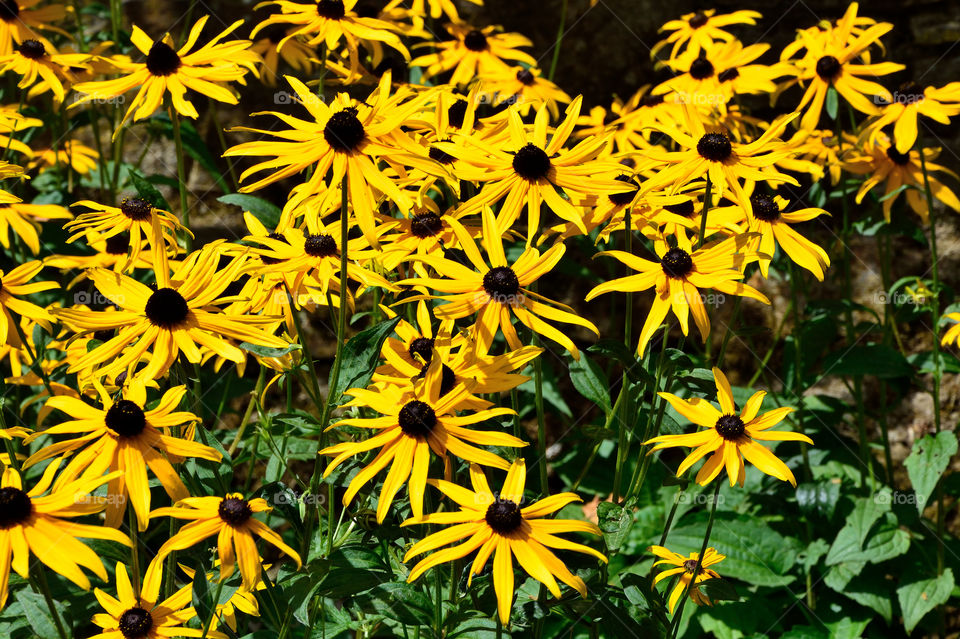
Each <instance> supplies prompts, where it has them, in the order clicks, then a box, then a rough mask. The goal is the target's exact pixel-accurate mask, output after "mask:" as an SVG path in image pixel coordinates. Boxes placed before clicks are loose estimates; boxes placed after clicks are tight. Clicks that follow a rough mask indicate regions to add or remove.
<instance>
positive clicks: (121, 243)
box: [103, 233, 130, 255]
mask: <svg viewBox="0 0 960 639" xmlns="http://www.w3.org/2000/svg"><path fill="white" fill-rule="evenodd" d="M128 248H130V234H129V233H117V234H116V235H112V236H110V237H108V238H107V245H106V247H104V249H103V250H104V251H106V252H107V253H109V254H110V255H126V254H127V249H128Z"/></svg>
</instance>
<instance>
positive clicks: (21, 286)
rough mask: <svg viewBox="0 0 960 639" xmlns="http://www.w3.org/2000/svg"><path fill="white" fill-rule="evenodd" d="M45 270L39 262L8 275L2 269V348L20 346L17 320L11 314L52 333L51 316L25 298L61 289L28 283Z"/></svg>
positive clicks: (28, 264) (41, 283)
mask: <svg viewBox="0 0 960 639" xmlns="http://www.w3.org/2000/svg"><path fill="white" fill-rule="evenodd" d="M42 270H43V263H42V262H38V261H32V262H25V263H24V264H21V265H20V266H18V267H16V268H15V269H13V270H12V271H9V272H6V273H5V272H3V271H2V270H0V309H2V310H3V318H0V345H3V344H8V343H14V344H16V345H19V344H20V340H19V336H18V335H17V325H16V324H14V322H15V321H16V319H14V316H13V315H12V314H11V312H10V311H13V312H14V313H16V314H17V315H20V316H21V317H29V318H30V319H32V320H33V321H35V322H36V323H38V324H40V326H42V327H43V328H44V329H45V330H46V331H47V332H48V333H49V332H51V331H52V330H53V326H52V325H51V323H50V322H51V321H52V320H53V317H52V316H51V315H50V313H48V312H47V311H46V310H44V309H42V308H40V307H39V306H37V305H36V304H34V303H32V302H28V301H27V300H25V299H22V298H23V297H25V296H27V295H32V294H33V293H39V292H41V291H49V290H52V289H55V288H57V287H58V284H57V283H56V282H34V283H33V284H30V283H29V282H30V280H32V279H33V278H34V277H36V276H37V275H38V274H39V273H40V271H42Z"/></svg>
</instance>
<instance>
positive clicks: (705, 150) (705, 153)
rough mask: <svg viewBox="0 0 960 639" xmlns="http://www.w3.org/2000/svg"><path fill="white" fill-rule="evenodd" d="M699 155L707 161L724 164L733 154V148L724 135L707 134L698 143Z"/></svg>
mask: <svg viewBox="0 0 960 639" xmlns="http://www.w3.org/2000/svg"><path fill="white" fill-rule="evenodd" d="M697 153H699V154H700V157H702V158H703V159H705V160H710V161H711V162H723V161H724V160H726V159H727V158H729V157H730V154H731V153H733V147H732V146H731V145H730V138H728V137H727V136H725V135H724V134H723V133H707V134H706V135H705V136H703V137H702V138H700V141H699V142H697Z"/></svg>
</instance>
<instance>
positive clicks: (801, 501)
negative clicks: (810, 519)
mask: <svg viewBox="0 0 960 639" xmlns="http://www.w3.org/2000/svg"><path fill="white" fill-rule="evenodd" d="M796 494H797V505H798V506H800V511H801V512H803V514H804V515H806V516H810V515H814V514H816V515H821V516H822V517H823V518H824V519H828V520H829V519H832V518H833V513H834V511H835V510H836V509H837V500H839V499H840V482H839V481H829V480H827V481H819V482H815V483H814V482H810V483H803V484H800V485H798V486H797V493H796Z"/></svg>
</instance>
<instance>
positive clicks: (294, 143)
mask: <svg viewBox="0 0 960 639" xmlns="http://www.w3.org/2000/svg"><path fill="white" fill-rule="evenodd" d="M390 78H391V74H390V73H386V74H384V76H383V78H381V80H380V84H379V85H378V87H377V88H376V89H375V90H374V91H373V93H372V94H371V95H370V96H369V97H368V98H367V100H366V101H365V102H360V101H357V100H354V99H353V98H351V97H350V96H348V95H347V94H346V93H340V94H339V95H337V97H336V98H334V100H333V101H332V103H331V104H329V105H328V104H325V103H324V102H323V101H322V100H320V99H319V98H318V97H317V96H316V95H313V94H312V93H311V92H310V89H308V88H307V87H306V86H305V85H304V84H303V83H302V82H300V81H299V80H297V79H296V78H292V77H290V76H287V81H288V82H289V83H290V86H291V87H293V90H294V91H295V92H296V94H297V96H298V97H299V99H300V102H301V104H302V105H303V106H304V107H305V108H306V109H307V112H308V113H309V115H310V117H311V118H312V120H302V119H300V118H295V117H293V116H289V115H286V114H283V113H275V112H272V111H271V112H268V113H269V114H270V115H274V116H276V117H277V118H279V119H281V120H282V121H283V122H285V123H286V124H288V125H289V126H290V127H291V128H290V129H289V130H285V131H283V130H280V131H273V130H260V129H252V128H248V127H239V128H237V129H236V130H238V131H250V132H252V133H256V134H258V135H271V136H274V137H277V138H280V141H270V140H258V141H255V142H245V143H243V144H239V145H237V146H234V147H232V148H230V149H228V150H227V152H226V153H224V155H225V156H228V157H234V156H269V157H271V158H272V159H270V160H266V161H263V162H260V163H258V164H255V165H253V166H252V167H250V168H249V169H247V170H246V171H244V172H243V174H242V175H241V176H240V179H241V180H246V179H247V178H248V177H249V176H251V175H254V174H256V173H259V172H261V171H267V170H269V171H271V173H270V174H269V175H267V176H266V177H264V178H261V179H260V180H258V181H257V182H254V183H253V184H248V185H246V186H244V187H243V188H242V189H241V191H243V192H249V191H255V190H257V189H260V188H262V187H264V186H266V185H268V184H271V183H273V182H276V181H277V180H280V179H283V178H285V177H289V176H291V175H296V174H297V173H300V172H301V171H304V170H305V169H307V168H308V167H312V168H313V174H312V175H311V176H310V179H308V180H307V181H306V182H304V183H303V184H302V185H300V186H299V187H298V188H297V192H296V194H295V195H294V196H293V197H292V198H291V202H288V206H290V207H293V208H296V207H298V206H299V205H300V204H303V203H304V202H305V201H306V200H308V199H309V200H315V205H314V206H313V209H314V210H319V211H324V212H325V211H327V210H328V208H329V207H330V206H331V205H332V204H333V203H337V204H339V202H340V197H341V196H340V191H339V186H340V185H341V183H342V181H343V178H344V176H347V181H348V185H347V188H348V191H349V197H350V203H351V204H352V206H353V211H354V215H355V216H356V220H357V223H358V224H359V225H360V228H361V230H363V234H364V236H366V238H367V241H368V242H369V243H370V244H371V245H373V246H376V245H377V239H376V235H375V234H374V228H375V226H376V221H375V219H374V213H375V212H376V210H377V206H376V203H377V201H378V199H379V198H378V196H377V195H375V192H376V193H382V194H384V195H386V196H387V197H388V198H390V200H391V201H392V202H393V203H394V204H396V205H397V206H398V207H399V208H400V209H401V210H402V211H404V212H407V211H409V210H410V207H411V206H412V201H411V200H410V198H409V197H408V196H407V195H406V194H404V193H402V192H401V191H400V189H399V187H398V186H397V185H396V183H395V182H394V181H393V180H392V179H391V178H390V177H388V176H387V175H386V174H385V173H384V172H383V170H382V169H381V168H379V167H378V166H377V161H378V160H386V161H388V162H389V161H391V159H392V158H396V160H397V161H398V162H400V163H411V164H410V165H411V166H418V165H419V166H421V167H422V168H424V169H425V170H427V171H434V170H435V163H434V162H433V160H430V159H429V158H426V157H420V156H417V155H414V154H412V153H407V152H404V151H403V150H402V149H401V148H400V147H398V145H397V144H396V136H397V135H406V134H405V133H403V132H402V131H401V130H400V126H401V125H402V124H403V122H404V120H406V119H407V118H408V117H410V116H411V115H412V114H413V113H414V112H415V111H416V110H417V109H418V107H419V102H420V98H415V99H412V100H408V99H407V98H409V97H410V93H409V91H401V92H399V93H398V94H395V95H393V96H391V95H390ZM328 180H329V181H328Z"/></svg>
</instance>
